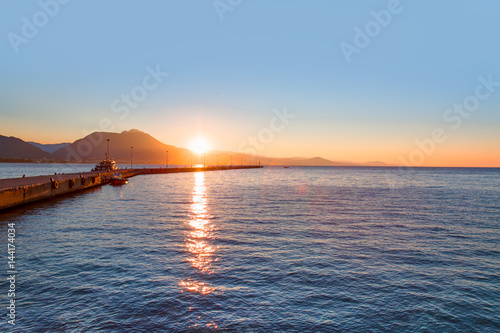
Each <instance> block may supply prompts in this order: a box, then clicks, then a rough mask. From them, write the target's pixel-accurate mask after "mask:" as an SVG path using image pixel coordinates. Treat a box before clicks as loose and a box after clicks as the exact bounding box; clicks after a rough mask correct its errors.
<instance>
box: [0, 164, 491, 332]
mask: <svg viewBox="0 0 500 333" xmlns="http://www.w3.org/2000/svg"><path fill="white" fill-rule="evenodd" d="M61 172H63V171H61ZM7 223H15V224H16V234H17V240H16V245H17V268H18V271H19V275H18V281H17V291H18V293H17V295H18V301H17V308H16V309H17V315H18V316H17V325H16V330H17V331H18V332H52V331H60V332H63V331H72V332H89V331H107V332H127V331H130V332H181V331H183V332H185V331H200V332H203V331H217V330H221V331H233V332H240V331H241V332H496V331H499V330H500V319H499V315H498V314H499V308H500V307H499V305H500V304H499V303H500V301H499V300H500V287H499V281H500V276H499V275H500V268H499V267H500V249H499V243H500V233H499V231H500V230H499V229H500V170H499V169H417V170H414V171H413V172H408V173H405V174H400V172H399V171H398V169H391V168H298V167H297V168H293V167H292V168H290V169H284V168H265V169H262V170H235V171H219V172H206V173H185V174H170V175H150V176H137V177H135V178H131V179H130V183H129V184H128V185H125V186H122V187H112V186H104V187H102V188H99V189H95V190H91V191H88V192H85V193H81V194H78V195H74V196H70V197H66V198H62V199H59V200H57V201H54V202H51V203H44V204H38V205H35V206H31V207H29V208H23V209H18V210H13V211H9V212H7V213H3V214H1V215H0V241H1V242H2V244H6V242H7V241H6V237H7ZM4 257H6V255H5V256H4ZM5 262H6V259H5ZM2 280H3V281H5V279H2ZM3 283H4V284H3V286H4V287H3V288H2V290H4V291H2V294H1V295H0V297H1V299H2V304H6V303H5V300H6V292H5V290H6V289H7V288H6V287H7V285H6V284H5V282H3ZM3 308H4V309H5V307H3ZM4 313H5V315H4V316H3V317H4V319H3V320H2V321H1V322H0V330H1V331H6V330H8V329H10V327H9V326H8V325H7V323H6V319H5V318H6V314H7V311H6V310H4Z"/></svg>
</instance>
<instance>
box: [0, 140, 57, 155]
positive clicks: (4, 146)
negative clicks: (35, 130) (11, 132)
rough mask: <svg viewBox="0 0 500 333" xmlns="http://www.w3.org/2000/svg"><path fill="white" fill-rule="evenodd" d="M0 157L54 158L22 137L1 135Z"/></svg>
mask: <svg viewBox="0 0 500 333" xmlns="http://www.w3.org/2000/svg"><path fill="white" fill-rule="evenodd" d="M0 158H23V159H33V160H42V159H52V156H51V155H50V154H49V153H47V152H45V151H43V150H41V149H40V148H38V147H35V146H33V145H31V144H29V143H27V142H25V141H23V140H21V139H18V138H15V137H13V136H11V137H7V136H3V135H0Z"/></svg>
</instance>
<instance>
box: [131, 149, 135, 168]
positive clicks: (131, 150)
mask: <svg viewBox="0 0 500 333" xmlns="http://www.w3.org/2000/svg"><path fill="white" fill-rule="evenodd" d="M132 149H134V147H130V169H132V166H133V163H132Z"/></svg>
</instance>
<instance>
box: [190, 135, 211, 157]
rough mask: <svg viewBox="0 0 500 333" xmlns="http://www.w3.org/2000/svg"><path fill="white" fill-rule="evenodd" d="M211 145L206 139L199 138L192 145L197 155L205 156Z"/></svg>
mask: <svg viewBox="0 0 500 333" xmlns="http://www.w3.org/2000/svg"><path fill="white" fill-rule="evenodd" d="M208 149H209V144H208V141H207V140H206V139H204V138H197V139H195V140H193V142H192V143H191V150H192V151H193V152H195V153H196V154H204V153H206V152H207V151H208Z"/></svg>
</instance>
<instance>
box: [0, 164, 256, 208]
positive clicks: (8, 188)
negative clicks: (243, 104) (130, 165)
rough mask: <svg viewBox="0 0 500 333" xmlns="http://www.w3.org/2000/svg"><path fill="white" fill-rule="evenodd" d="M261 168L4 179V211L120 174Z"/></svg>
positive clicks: (146, 171)
mask: <svg viewBox="0 0 500 333" xmlns="http://www.w3.org/2000/svg"><path fill="white" fill-rule="evenodd" d="M257 168H262V167H261V166H219V167H203V168H142V169H139V168H137V169H120V170H116V171H111V172H83V173H71V174H54V175H47V176H36V177H25V178H11V179H0V211H1V210H4V209H8V208H14V207H18V206H21V205H26V204H30V203H34V202H37V201H41V200H50V199H53V198H56V197H60V196H63V195H68V194H72V193H77V192H80V191H84V190H86V189H89V188H92V187H96V186H102V185H105V184H108V183H109V181H110V178H111V176H112V175H113V174H114V173H116V172H119V173H121V174H122V176H123V177H125V178H129V177H134V176H137V175H153V174H167V173H180V172H203V171H221V170H235V169H257Z"/></svg>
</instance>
